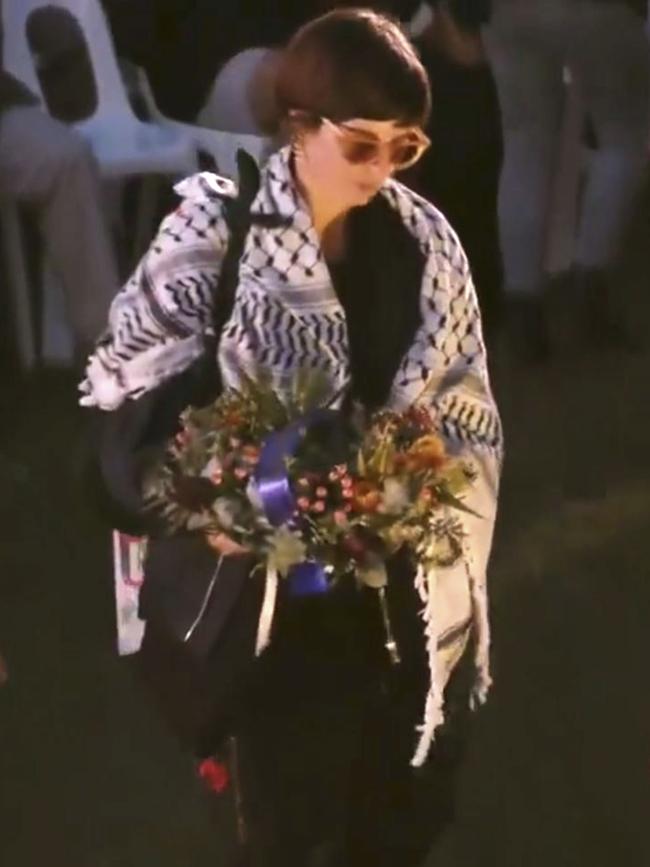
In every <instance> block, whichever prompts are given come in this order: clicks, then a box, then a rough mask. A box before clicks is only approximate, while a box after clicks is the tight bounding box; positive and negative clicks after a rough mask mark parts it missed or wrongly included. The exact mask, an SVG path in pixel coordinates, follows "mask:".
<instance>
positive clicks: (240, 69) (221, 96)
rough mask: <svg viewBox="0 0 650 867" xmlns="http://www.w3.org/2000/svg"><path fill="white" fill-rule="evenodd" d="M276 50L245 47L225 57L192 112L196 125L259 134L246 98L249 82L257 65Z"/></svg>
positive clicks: (267, 59)
mask: <svg viewBox="0 0 650 867" xmlns="http://www.w3.org/2000/svg"><path fill="white" fill-rule="evenodd" d="M277 54H278V51H277V50H276V49H273V48H247V49H245V50H244V51H240V52H239V53H238V54H235V55H234V57H231V58H230V60H228V61H226V63H224V65H223V66H222V67H221V69H220V70H219V72H218V73H217V76H216V78H215V80H214V82H213V84H212V87H211V88H210V91H209V93H208V96H207V97H206V100H205V102H204V104H203V107H202V109H201V110H200V111H199V113H198V115H197V116H196V121H197V123H198V124H199V125H200V126H204V127H208V128H209V129H219V130H226V131H228V132H235V133H244V134H247V135H261V131H260V128H259V125H258V123H257V121H256V119H255V117H254V115H253V110H252V106H251V101H250V91H251V82H252V80H253V78H254V77H255V75H256V74H257V72H258V70H259V69H260V66H261V65H262V64H265V63H266V62H267V61H269V60H270V59H272V58H273V57H274V56H276V55H277Z"/></svg>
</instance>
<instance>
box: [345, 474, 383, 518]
mask: <svg viewBox="0 0 650 867" xmlns="http://www.w3.org/2000/svg"><path fill="white" fill-rule="evenodd" d="M380 503H381V491H380V490H379V488H377V487H376V486H375V485H373V484H372V482H364V481H361V482H357V483H356V485H355V486H354V491H353V495H352V505H353V507H354V509H355V510H356V511H357V512H376V511H377V509H378V508H379V504H380Z"/></svg>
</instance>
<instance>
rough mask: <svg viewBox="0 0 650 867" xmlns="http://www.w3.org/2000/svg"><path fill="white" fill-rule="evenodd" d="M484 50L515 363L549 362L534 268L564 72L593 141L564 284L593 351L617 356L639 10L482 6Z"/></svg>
mask: <svg viewBox="0 0 650 867" xmlns="http://www.w3.org/2000/svg"><path fill="white" fill-rule="evenodd" d="M492 5H493V10H492V17H491V20H490V22H489V23H488V24H487V26H486V27H485V30H484V38H485V44H486V47H487V50H488V55H489V58H490V62H491V64H492V69H493V72H494V76H495V79H496V83H497V88H498V93H499V101H500V106H501V115H502V119H503V136H504V162H503V171H502V174H501V181H500V189H499V228H500V238H501V247H502V253H503V260H504V271H505V282H504V288H505V293H506V297H507V305H508V318H509V331H510V337H511V340H512V343H513V346H514V348H515V349H516V350H517V351H518V354H519V356H520V357H521V358H523V359H526V360H528V361H531V362H536V361H542V360H544V359H545V358H547V357H548V355H549V351H550V344H549V335H548V328H547V322H546V318H545V314H544V305H543V296H544V290H545V287H546V282H547V277H546V275H545V272H544V259H545V253H546V243H547V237H548V219H549V205H550V197H551V189H552V185H553V177H554V171H555V168H556V164H557V158H558V153H559V132H560V125H561V120H562V108H563V102H564V97H565V84H564V75H565V68H567V67H568V69H569V70H570V73H571V75H572V76H573V77H574V78H575V80H576V82H577V84H578V87H579V90H580V93H581V97H582V100H583V102H584V108H585V111H586V113H587V114H588V117H589V120H590V122H591V125H592V128H593V133H594V136H595V145H596V147H595V150H594V152H593V154H592V155H591V158H590V160H589V164H588V166H587V173H586V182H585V186H584V190H583V194H582V202H581V213H580V218H579V225H578V232H577V235H578V236H577V244H576V252H575V264H574V273H573V284H574V286H575V291H576V292H577V293H578V294H579V296H580V298H581V299H582V317H581V319H582V325H583V327H584V329H585V331H586V333H587V335H588V337H589V338H590V340H592V341H593V342H594V343H595V345H596V346H598V347H601V348H602V347H605V346H613V345H617V346H625V345H628V343H629V337H628V334H627V330H626V328H625V325H624V322H623V320H622V317H621V313H622V309H623V305H622V300H621V298H620V297H617V289H616V285H615V281H614V269H615V267H616V265H617V259H618V257H619V253H620V250H621V240H622V236H623V234H624V231H625V229H626V226H627V224H628V221H629V218H630V216H631V214H632V212H633V210H634V206H635V203H636V198H637V194H638V192H639V190H640V186H641V183H642V179H643V175H644V170H645V166H646V160H647V146H648V131H649V110H650V52H649V49H648V39H647V35H646V33H645V31H644V23H643V17H642V16H643V14H644V13H645V11H646V2H645V0H492Z"/></svg>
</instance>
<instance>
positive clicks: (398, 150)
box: [319, 117, 431, 170]
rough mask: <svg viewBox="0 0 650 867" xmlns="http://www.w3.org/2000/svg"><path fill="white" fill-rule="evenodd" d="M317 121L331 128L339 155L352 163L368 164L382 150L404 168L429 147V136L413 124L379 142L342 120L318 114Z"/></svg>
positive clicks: (394, 163) (397, 167)
mask: <svg viewBox="0 0 650 867" xmlns="http://www.w3.org/2000/svg"><path fill="white" fill-rule="evenodd" d="M319 120H320V121H321V123H322V124H324V125H325V126H328V127H330V128H331V129H332V130H333V132H334V133H335V134H336V136H337V139H338V142H339V147H340V148H341V153H342V154H343V157H344V158H345V159H346V160H347V161H348V162H349V163H353V164H354V165H361V164H363V163H370V162H372V161H373V160H376V159H377V157H378V156H379V155H380V154H381V153H382V151H384V149H386V150H387V151H388V158H389V160H390V162H391V163H392V165H393V167H394V168H395V169H397V170H403V169H408V168H409V167H410V166H412V165H414V164H415V163H416V162H417V161H418V160H419V159H420V157H421V156H422V154H423V153H424V152H425V151H426V150H427V148H428V147H430V146H431V141H430V139H429V138H428V137H427V136H426V135H425V134H424V133H423V132H422V130H420V129H417V128H415V127H414V128H412V129H409V130H407V131H406V132H404V133H403V134H402V135H398V136H396V137H395V138H394V139H392V140H391V141H388V142H383V141H380V140H379V139H378V138H377V137H376V136H375V135H373V134H372V133H370V132H365V131H364V130H361V129H355V128H354V127H349V126H346V125H345V124H344V123H334V121H332V120H330V119H329V118H327V117H321V118H319Z"/></svg>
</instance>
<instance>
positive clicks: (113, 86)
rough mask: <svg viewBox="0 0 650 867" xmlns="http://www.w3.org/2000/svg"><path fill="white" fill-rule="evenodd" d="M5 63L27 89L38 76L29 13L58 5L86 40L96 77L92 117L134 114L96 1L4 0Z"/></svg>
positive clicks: (109, 36)
mask: <svg viewBox="0 0 650 867" xmlns="http://www.w3.org/2000/svg"><path fill="white" fill-rule="evenodd" d="M3 6H4V7H5V9H4V14H3V24H4V49H5V54H4V64H5V68H6V69H7V70H8V71H9V72H11V73H13V74H14V75H15V76H16V77H17V78H20V79H21V80H22V81H24V82H25V84H27V85H28V86H29V87H30V88H32V89H33V88H34V84H35V83H36V87H37V89H38V90H37V92H40V88H38V79H37V76H36V70H35V64H34V61H33V59H32V56H31V51H30V47H29V42H28V38H27V29H28V24H29V19H30V16H31V15H33V14H34V13H35V12H37V11H39V10H45V9H46V8H47V9H52V8H53V7H54V8H58V9H62V10H65V11H67V12H68V13H70V14H71V15H72V16H73V18H75V19H76V21H77V23H78V25H79V27H80V28H81V31H82V33H83V35H84V38H85V40H86V45H87V49H88V55H89V57H90V62H91V65H92V70H93V75H94V77H95V87H96V89H97V105H96V109H95V112H94V115H93V116H96V115H101V116H103V117H104V118H105V119H108V118H110V117H116V116H122V117H123V116H124V115H125V114H127V115H130V116H131V117H133V111H132V109H131V106H130V104H129V101H128V98H127V96H126V92H125V89H124V84H123V82H122V78H121V76H120V70H119V67H118V63H117V58H116V56H115V50H114V48H113V40H112V38H111V34H110V30H109V27H108V23H107V21H106V16H105V15H104V12H103V10H102V8H101V6H100V3H99V0H4V2H3Z"/></svg>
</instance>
